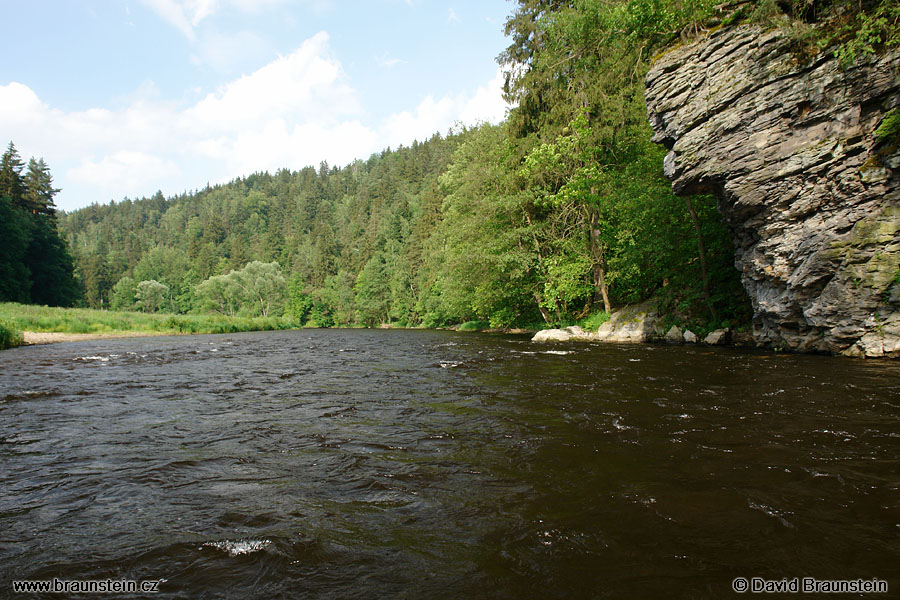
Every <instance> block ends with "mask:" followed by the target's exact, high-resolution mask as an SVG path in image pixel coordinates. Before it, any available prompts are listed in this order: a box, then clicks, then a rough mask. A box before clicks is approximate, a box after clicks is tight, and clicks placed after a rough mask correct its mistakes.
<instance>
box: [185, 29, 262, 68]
mask: <svg viewBox="0 0 900 600" xmlns="http://www.w3.org/2000/svg"><path fill="white" fill-rule="evenodd" d="M272 54H274V51H273V48H272V45H271V44H270V43H269V42H267V41H266V40H264V39H263V38H262V37H260V36H259V35H257V34H255V33H253V32H250V31H239V32H237V33H233V34H225V33H219V32H209V33H205V34H203V35H201V36H200V39H199V41H198V44H197V54H195V55H194V56H192V58H191V60H192V61H193V62H194V63H195V64H206V65H209V66H210V67H212V68H213V69H214V70H215V71H217V72H219V73H234V72H241V71H242V70H244V69H245V68H247V67H250V66H253V65H258V64H260V63H261V62H262V61H263V60H264V59H265V57H266V56H271V55H272Z"/></svg>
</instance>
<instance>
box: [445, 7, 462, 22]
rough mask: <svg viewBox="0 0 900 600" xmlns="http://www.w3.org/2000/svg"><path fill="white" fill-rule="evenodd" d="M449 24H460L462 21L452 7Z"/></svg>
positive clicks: (448, 17) (448, 18) (448, 16)
mask: <svg viewBox="0 0 900 600" xmlns="http://www.w3.org/2000/svg"><path fill="white" fill-rule="evenodd" d="M447 22H448V23H459V22H460V19H459V17H458V16H457V14H456V11H455V10H453V7H452V6H451V7H450V12H449V13H448V14H447Z"/></svg>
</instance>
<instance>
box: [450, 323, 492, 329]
mask: <svg viewBox="0 0 900 600" xmlns="http://www.w3.org/2000/svg"><path fill="white" fill-rule="evenodd" d="M490 326H491V324H490V323H488V322H487V321H466V322H465V323H462V324H461V325H460V326H459V327H457V328H456V329H457V331H480V330H482V329H487V328H488V327H490Z"/></svg>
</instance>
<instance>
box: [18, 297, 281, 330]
mask: <svg viewBox="0 0 900 600" xmlns="http://www.w3.org/2000/svg"><path fill="white" fill-rule="evenodd" d="M0 322H5V324H6V325H7V326H9V327H11V328H12V329H17V330H22V331H39V332H59V333H127V332H142V333H172V334H175V333H237V332H239V331H271V330H276V329H294V328H296V327H297V323H295V322H294V321H292V320H290V319H284V318H280V317H254V318H244V317H234V318H232V317H225V316H222V315H174V314H166V313H140V312H124V311H122V312H117V311H108V310H94V309H90V308H57V307H51V306H34V305H28V304H16V303H12V302H5V303H0ZM3 335H4V334H3V333H2V332H0V336H3Z"/></svg>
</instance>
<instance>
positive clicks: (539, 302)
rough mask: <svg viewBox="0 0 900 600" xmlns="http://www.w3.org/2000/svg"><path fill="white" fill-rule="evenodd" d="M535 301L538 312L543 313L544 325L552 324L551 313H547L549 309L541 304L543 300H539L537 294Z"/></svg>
mask: <svg viewBox="0 0 900 600" xmlns="http://www.w3.org/2000/svg"><path fill="white" fill-rule="evenodd" d="M533 297H534V301H535V302H536V303H537V307H538V310H539V311H541V316H542V317H544V323H549V322H550V313H549V312H547V309H546V308H544V306H543V305H542V304H541V299H540V298H538V296H537V294H535V295H534V296H533Z"/></svg>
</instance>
